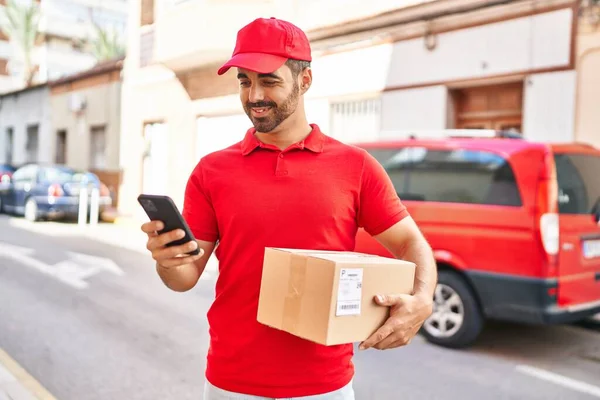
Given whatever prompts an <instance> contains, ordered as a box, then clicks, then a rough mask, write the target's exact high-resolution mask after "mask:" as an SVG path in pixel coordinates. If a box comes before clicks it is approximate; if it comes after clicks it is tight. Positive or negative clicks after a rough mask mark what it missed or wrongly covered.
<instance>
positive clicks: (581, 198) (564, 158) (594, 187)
mask: <svg viewBox="0 0 600 400" xmlns="http://www.w3.org/2000/svg"><path fill="white" fill-rule="evenodd" d="M554 162H555V163H556V178H557V180H558V211H559V212H560V213H561V214H591V213H596V212H599V211H600V180H599V179H598V172H599V171H600V156H596V155H588V154H556V155H555V156H554Z"/></svg>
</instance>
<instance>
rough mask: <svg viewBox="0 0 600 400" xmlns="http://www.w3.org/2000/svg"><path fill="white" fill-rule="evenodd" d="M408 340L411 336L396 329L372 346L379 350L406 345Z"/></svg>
mask: <svg viewBox="0 0 600 400" xmlns="http://www.w3.org/2000/svg"><path fill="white" fill-rule="evenodd" d="M410 340H411V338H410V337H409V334H408V332H404V331H396V332H394V333H393V334H391V335H389V336H388V337H386V338H385V339H384V340H382V341H381V342H379V343H377V344H376V345H375V346H373V347H375V348H376V349H379V350H386V349H393V348H395V347H400V346H405V345H407V344H408V343H409V342H410Z"/></svg>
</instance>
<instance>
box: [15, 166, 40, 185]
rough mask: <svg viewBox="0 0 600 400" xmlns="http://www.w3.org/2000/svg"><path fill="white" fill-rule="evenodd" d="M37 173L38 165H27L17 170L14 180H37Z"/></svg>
mask: <svg viewBox="0 0 600 400" xmlns="http://www.w3.org/2000/svg"><path fill="white" fill-rule="evenodd" d="M37 173H38V167H37V166H36V165H26V166H24V167H22V168H19V169H18V170H16V171H15V173H14V174H13V176H12V180H13V182H35V181H36V178H37Z"/></svg>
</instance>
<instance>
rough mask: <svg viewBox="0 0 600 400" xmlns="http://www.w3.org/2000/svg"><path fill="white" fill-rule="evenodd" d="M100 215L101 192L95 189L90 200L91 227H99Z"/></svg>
mask: <svg viewBox="0 0 600 400" xmlns="http://www.w3.org/2000/svg"><path fill="white" fill-rule="evenodd" d="M99 213H100V190H99V189H98V188H97V187H95V188H93V189H92V194H91V198H90V225H92V226H96V225H98V219H99Z"/></svg>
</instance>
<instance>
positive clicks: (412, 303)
mask: <svg viewBox="0 0 600 400" xmlns="http://www.w3.org/2000/svg"><path fill="white" fill-rule="evenodd" d="M375 302H376V303H377V304H379V305H381V306H384V307H391V309H390V317H389V318H388V320H387V321H386V322H385V324H384V325H383V326H382V327H380V328H379V329H378V330H377V331H376V332H375V333H374V334H373V335H371V336H370V337H369V338H368V339H367V340H365V341H364V342H362V343H361V344H360V347H359V349H360V350H365V349H368V348H371V347H374V348H376V349H379V350H387V349H393V348H396V347H400V346H404V345H407V344H408V343H410V341H411V340H412V338H413V337H414V336H415V335H416V334H417V332H418V331H419V329H420V328H421V326H422V325H423V323H424V322H425V320H426V319H427V318H428V317H429V316H430V315H431V313H432V312H433V299H430V298H427V297H426V296H422V295H412V296H411V295H408V294H400V295H391V296H375Z"/></svg>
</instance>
